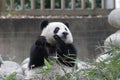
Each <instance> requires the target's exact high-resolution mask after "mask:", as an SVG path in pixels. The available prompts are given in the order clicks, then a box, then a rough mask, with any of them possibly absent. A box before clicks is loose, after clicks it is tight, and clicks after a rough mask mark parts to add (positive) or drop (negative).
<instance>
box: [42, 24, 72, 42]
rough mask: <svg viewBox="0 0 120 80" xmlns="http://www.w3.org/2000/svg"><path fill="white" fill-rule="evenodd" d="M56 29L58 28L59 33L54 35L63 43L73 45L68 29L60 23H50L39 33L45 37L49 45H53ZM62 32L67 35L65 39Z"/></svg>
mask: <svg viewBox="0 0 120 80" xmlns="http://www.w3.org/2000/svg"><path fill="white" fill-rule="evenodd" d="M56 27H59V28H60V29H59V31H58V32H57V33H56V34H57V35H58V36H59V37H60V38H61V39H62V40H63V41H64V42H65V43H73V37H72V34H71V32H70V30H69V29H68V27H67V26H66V25H65V24H64V23H62V22H50V23H49V24H48V25H47V26H46V27H45V28H44V29H43V30H42V33H41V36H45V37H46V40H47V42H48V43H50V44H55V42H56V41H55V39H54V38H53V36H54V35H55V33H54V30H55V28H56ZM63 32H67V33H68V35H67V36H66V38H63V34H62V33H63Z"/></svg>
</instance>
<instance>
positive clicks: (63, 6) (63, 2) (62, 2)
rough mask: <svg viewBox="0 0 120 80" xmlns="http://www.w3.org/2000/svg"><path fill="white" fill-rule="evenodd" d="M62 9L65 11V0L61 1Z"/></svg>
mask: <svg viewBox="0 0 120 80" xmlns="http://www.w3.org/2000/svg"><path fill="white" fill-rule="evenodd" d="M61 9H62V10H63V9H65V0H61Z"/></svg>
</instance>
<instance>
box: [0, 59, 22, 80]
mask: <svg viewBox="0 0 120 80" xmlns="http://www.w3.org/2000/svg"><path fill="white" fill-rule="evenodd" d="M13 73H16V77H15V78H18V77H19V76H23V71H22V68H21V66H20V65H19V64H17V63H16V62H13V61H3V62H2V64H1V67H0V76H6V77H7V76H9V75H11V74H13ZM21 78H22V77H21ZM22 79H23V78H22ZM15 80H20V77H19V79H15Z"/></svg>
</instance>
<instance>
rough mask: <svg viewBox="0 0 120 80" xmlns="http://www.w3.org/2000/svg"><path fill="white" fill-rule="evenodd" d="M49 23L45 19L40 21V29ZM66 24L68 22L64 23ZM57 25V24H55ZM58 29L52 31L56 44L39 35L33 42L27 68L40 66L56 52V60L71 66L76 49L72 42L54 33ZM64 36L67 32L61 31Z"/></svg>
mask: <svg viewBox="0 0 120 80" xmlns="http://www.w3.org/2000/svg"><path fill="white" fill-rule="evenodd" d="M48 24H49V22H48V21H47V20H45V21H43V22H42V23H41V30H44V28H45V27H46V26H47V25H48ZM65 25H66V26H68V23H65ZM56 27H57V26H56ZM58 30H59V29H56V30H55V31H54V36H53V38H54V39H55V40H56V42H57V43H56V45H52V44H50V43H48V42H47V40H46V37H45V36H39V37H38V39H37V40H36V41H35V44H33V46H32V48H31V51H30V61H29V69H32V68H36V67H40V66H43V65H44V59H47V58H48V57H49V56H50V55H51V54H55V53H57V57H58V59H57V61H58V62H60V63H62V64H64V65H66V66H69V67H73V66H74V65H75V63H74V61H75V59H76V55H77V51H76V48H75V47H74V45H73V43H65V42H64V41H63V40H62V39H61V38H60V37H59V36H58V35H56V33H57V32H58ZM63 34H64V35H65V37H66V35H67V33H63Z"/></svg>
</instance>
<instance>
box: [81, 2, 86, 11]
mask: <svg viewBox="0 0 120 80" xmlns="http://www.w3.org/2000/svg"><path fill="white" fill-rule="evenodd" d="M85 2H86V0H81V9H85V6H86V4H85Z"/></svg>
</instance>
